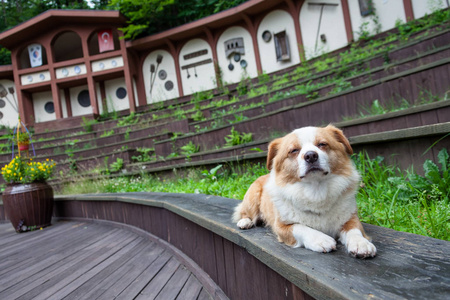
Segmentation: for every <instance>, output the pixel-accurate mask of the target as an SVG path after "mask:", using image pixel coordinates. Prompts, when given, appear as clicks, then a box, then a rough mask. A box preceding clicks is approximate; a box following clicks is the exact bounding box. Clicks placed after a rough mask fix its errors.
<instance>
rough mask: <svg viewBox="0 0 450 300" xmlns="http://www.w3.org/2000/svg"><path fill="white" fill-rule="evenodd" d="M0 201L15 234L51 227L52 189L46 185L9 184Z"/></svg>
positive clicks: (38, 183)
mask: <svg viewBox="0 0 450 300" xmlns="http://www.w3.org/2000/svg"><path fill="white" fill-rule="evenodd" d="M2 200H3V206H4V208H5V214H6V216H7V218H9V220H10V221H11V224H12V225H13V227H14V229H16V231H17V232H22V231H28V230H33V229H39V228H41V227H46V226H49V225H51V222H52V214H53V189H52V187H51V186H50V185H48V184H47V183H45V182H36V183H30V184H9V185H7V187H6V189H5V191H4V192H3V195H2Z"/></svg>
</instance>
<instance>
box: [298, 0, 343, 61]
mask: <svg viewBox="0 0 450 300" xmlns="http://www.w3.org/2000/svg"><path fill="white" fill-rule="evenodd" d="M314 2H315V3H320V2H323V1H322V0H310V1H307V2H305V3H304V4H303V6H302V9H301V11H300V16H299V20H300V29H301V32H302V39H303V47H304V49H305V56H306V58H307V59H310V58H312V57H315V56H319V55H321V54H323V53H327V52H330V51H333V50H336V49H339V48H342V47H345V46H346V45H347V44H348V43H347V35H346V32H345V23H344V13H343V12H342V5H341V1H339V0H328V1H327V3H333V4H338V6H328V5H324V6H323V11H322V19H321V21H320V30H318V29H319V20H320V13H321V10H322V6H319V5H310V4H308V3H314ZM317 31H319V34H317ZM321 34H325V37H326V42H325V43H324V42H322V41H321V39H320V35H321ZM316 39H317V49H316Z"/></svg>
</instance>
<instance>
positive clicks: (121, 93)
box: [116, 87, 127, 99]
mask: <svg viewBox="0 0 450 300" xmlns="http://www.w3.org/2000/svg"><path fill="white" fill-rule="evenodd" d="M126 96H127V90H126V89H125V88H123V87H120V88H118V89H117V90H116V97H117V98H119V99H125V97H126Z"/></svg>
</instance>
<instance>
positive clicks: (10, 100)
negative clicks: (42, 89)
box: [0, 79, 19, 127]
mask: <svg viewBox="0 0 450 300" xmlns="http://www.w3.org/2000/svg"><path fill="white" fill-rule="evenodd" d="M0 84H1V85H3V86H4V87H5V89H6V90H8V88H10V87H13V88H14V91H15V90H16V87H15V86H14V82H13V81H11V80H6V79H2V80H0ZM16 96H17V95H16V94H14V95H11V94H10V93H9V92H8V95H7V96H6V97H5V98H3V99H1V100H2V101H3V102H2V103H1V104H2V105H0V106H3V105H4V106H3V107H0V112H1V114H2V118H1V119H0V125H4V126H9V127H13V126H16V125H17V121H18V116H19V114H18V112H17V110H18V109H19V106H18V103H17V97H16ZM16 108H17V110H16Z"/></svg>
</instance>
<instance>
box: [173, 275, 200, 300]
mask: <svg viewBox="0 0 450 300" xmlns="http://www.w3.org/2000/svg"><path fill="white" fill-rule="evenodd" d="M202 288H203V287H202V284H201V283H200V282H199V281H198V280H197V278H196V277H195V276H194V275H192V274H191V275H190V276H189V279H188V280H187V282H186V284H185V285H184V287H183V289H182V290H181V291H180V293H179V294H178V296H177V299H180V300H196V299H197V298H198V296H199V294H200V292H201V290H202Z"/></svg>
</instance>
